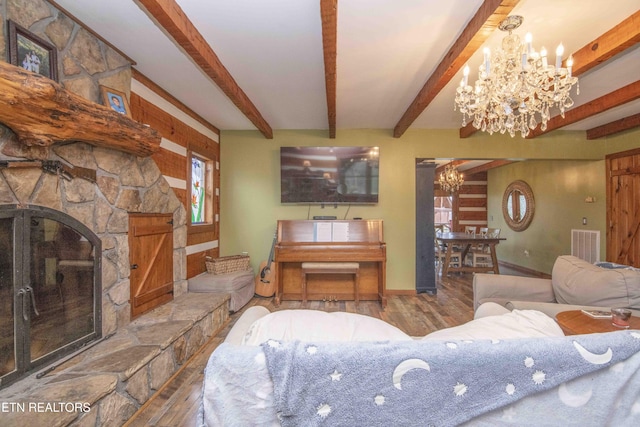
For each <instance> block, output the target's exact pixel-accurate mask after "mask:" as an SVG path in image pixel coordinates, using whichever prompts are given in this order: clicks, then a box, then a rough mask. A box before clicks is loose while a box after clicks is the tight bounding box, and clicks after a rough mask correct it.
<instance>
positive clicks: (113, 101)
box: [100, 86, 131, 117]
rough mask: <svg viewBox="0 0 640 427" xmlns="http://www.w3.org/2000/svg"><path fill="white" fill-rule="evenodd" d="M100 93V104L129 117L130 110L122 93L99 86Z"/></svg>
mask: <svg viewBox="0 0 640 427" xmlns="http://www.w3.org/2000/svg"><path fill="white" fill-rule="evenodd" d="M100 92H102V104H104V105H106V106H107V107H110V108H111V109H112V110H113V111H116V112H118V113H120V114H124V115H125V116H128V117H131V110H130V109H129V103H128V102H127V96H126V95H125V94H124V92H120V91H119V90H115V89H111V88H110V87H106V86H100Z"/></svg>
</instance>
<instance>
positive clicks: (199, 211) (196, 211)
mask: <svg viewBox="0 0 640 427" xmlns="http://www.w3.org/2000/svg"><path fill="white" fill-rule="evenodd" d="M206 167H207V163H206V162H205V161H204V160H202V159H199V158H198V157H195V156H193V157H191V223H192V224H198V223H203V222H205V218H206V216H205V215H206V212H205V205H206V203H205V194H206V191H207V188H206V184H207V183H206V176H207V170H206Z"/></svg>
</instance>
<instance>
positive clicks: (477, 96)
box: [454, 15, 580, 138]
mask: <svg viewBox="0 0 640 427" xmlns="http://www.w3.org/2000/svg"><path fill="white" fill-rule="evenodd" d="M522 21H523V18H522V16H517V15H514V16H509V17H507V18H506V19H505V20H503V21H502V22H500V25H499V26H498V28H500V30H501V31H508V32H509V34H508V35H507V36H505V37H504V39H502V49H496V50H495V52H493V53H492V52H491V51H490V50H489V48H485V49H484V62H483V63H482V64H481V65H480V67H479V76H478V80H477V81H476V83H475V86H474V87H471V86H470V85H468V78H469V66H466V67H465V68H464V71H463V79H462V81H461V82H460V86H459V87H458V88H457V90H456V99H455V107H457V108H458V109H460V111H461V112H462V125H463V126H465V125H466V123H467V121H468V120H469V119H472V120H473V126H474V127H475V128H476V129H480V130H482V131H485V132H489V134H493V132H500V133H505V132H508V133H509V135H511V136H512V137H513V136H515V134H516V132H520V134H521V135H522V137H523V138H524V137H526V136H527V135H529V132H530V130H533V129H535V128H536V126H537V125H538V122H541V123H542V124H541V126H540V128H541V130H543V131H545V130H546V129H547V121H548V120H549V119H550V118H551V116H550V114H549V109H550V108H551V107H554V106H555V107H558V108H559V109H560V114H561V115H562V117H563V118H564V112H565V110H566V109H567V108H570V107H571V106H572V105H573V100H572V99H571V96H570V92H571V88H572V87H573V85H574V84H576V83H577V82H578V78H577V77H573V76H572V75H571V67H572V66H573V58H572V57H571V56H569V58H568V59H567V63H566V68H563V67H562V54H563V53H564V48H563V47H562V44H560V45H559V46H558V49H557V50H556V62H555V66H553V65H549V64H548V60H547V51H546V49H545V48H544V47H543V48H542V49H541V50H540V52H536V51H535V50H533V47H532V46H531V34H530V33H527V35H526V36H525V43H524V44H522V43H520V37H518V36H517V35H516V34H512V33H511V32H512V31H513V30H514V29H516V28H518V27H519V26H520V24H522ZM577 93H578V94H579V93H580V85H578V86H577ZM455 107H454V110H455Z"/></svg>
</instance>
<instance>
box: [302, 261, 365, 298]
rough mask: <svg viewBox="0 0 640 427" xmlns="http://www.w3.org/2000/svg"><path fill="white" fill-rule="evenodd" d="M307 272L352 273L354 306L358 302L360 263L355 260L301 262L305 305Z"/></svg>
mask: <svg viewBox="0 0 640 427" xmlns="http://www.w3.org/2000/svg"><path fill="white" fill-rule="evenodd" d="M307 274H353V276H354V280H353V293H354V299H355V302H356V306H357V305H358V303H359V302H360V264H358V263H357V262H303V263H302V305H303V306H306V305H307Z"/></svg>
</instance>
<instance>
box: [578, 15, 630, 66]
mask: <svg viewBox="0 0 640 427" xmlns="http://www.w3.org/2000/svg"><path fill="white" fill-rule="evenodd" d="M638 42H640V10H638V11H637V12H636V13H634V14H633V15H631V16H629V17H628V18H627V19H625V20H624V21H622V22H621V23H619V24H618V25H616V26H615V27H613V28H612V29H610V30H609V31H607V32H606V33H604V34H603V35H601V36H600V37H598V38H597V39H595V40H594V41H592V42H591V43H588V44H587V45H585V46H583V47H582V48H580V49H579V50H577V51H576V52H575V53H574V54H573V64H574V65H573V70H572V71H573V75H574V76H579V75H581V74H582V73H585V72H587V71H588V70H590V69H592V68H593V67H596V66H598V65H600V64H602V63H603V62H606V61H607V60H609V59H611V58H612V57H613V56H615V55H617V54H618V53H620V52H623V51H625V50H627V49H629V48H630V47H631V46H634V45H635V44H637V43H638Z"/></svg>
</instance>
